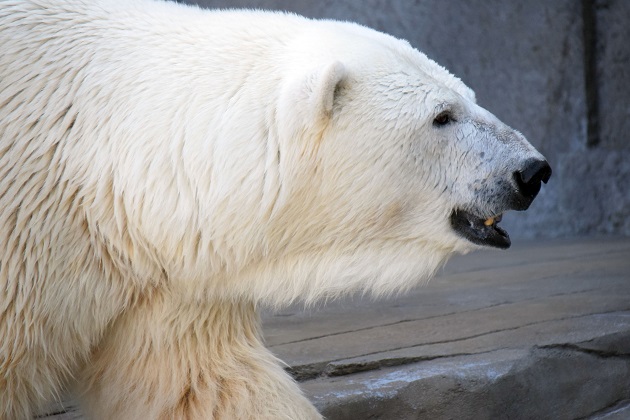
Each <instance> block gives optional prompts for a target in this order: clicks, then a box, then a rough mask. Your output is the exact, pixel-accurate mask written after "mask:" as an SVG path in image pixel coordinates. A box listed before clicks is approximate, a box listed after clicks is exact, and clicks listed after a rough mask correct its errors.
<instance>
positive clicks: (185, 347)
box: [81, 297, 322, 420]
mask: <svg viewBox="0 0 630 420" xmlns="http://www.w3.org/2000/svg"><path fill="white" fill-rule="evenodd" d="M82 377H83V381H82V389H81V391H82V404H83V408H84V410H85V411H86V413H87V414H88V417H89V418H91V419H129V420H133V419H138V420H140V419H143V420H145V419H204V420H207V419H216V420H219V419H226V420H231V419H243V420H245V419H252V420H254V419H255V420H259V419H287V420H289V419H290V420H301V419H305V420H306V419H309V420H310V419H321V418H322V417H321V416H320V415H319V414H318V413H317V411H316V410H315V408H314V407H313V406H312V404H311V403H310V402H309V401H308V400H307V399H306V398H305V397H304V396H303V395H302V393H301V391H300V389H299V388H298V386H297V384H296V383H295V382H294V381H293V379H292V378H291V377H290V376H289V375H288V374H287V373H286V372H284V370H283V369H282V367H281V366H280V364H279V363H278V360H277V359H276V358H275V357H274V356H273V355H272V354H271V353H270V352H269V351H268V350H267V349H266V348H265V347H264V346H263V344H262V342H261V340H260V320H259V318H258V315H257V313H256V311H255V310H254V307H253V305H252V304H249V303H226V302H215V303H211V304H192V303H184V302H181V301H175V300H173V299H172V298H164V297H160V298H157V299H152V300H150V301H147V302H144V303H143V304H141V305H140V306H138V307H137V308H133V309H132V310H129V311H128V312H127V313H125V314H124V315H123V316H122V317H121V318H120V319H119V320H117V321H116V323H114V324H113V325H112V327H111V330H110V331H109V332H108V334H107V335H106V337H105V339H104V340H103V342H102V343H101V344H100V345H99V347H98V349H97V350H96V351H95V352H94V354H93V357H92V359H91V360H90V361H89V362H88V363H87V364H86V368H85V370H84V372H83V376H82Z"/></svg>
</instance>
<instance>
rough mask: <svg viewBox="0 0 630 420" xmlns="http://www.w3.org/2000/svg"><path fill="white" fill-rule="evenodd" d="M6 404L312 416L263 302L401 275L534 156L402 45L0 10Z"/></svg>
mask: <svg viewBox="0 0 630 420" xmlns="http://www.w3.org/2000/svg"><path fill="white" fill-rule="evenodd" d="M0 46H1V48H2V54H0V290H1V291H2V293H1V294H0V390H1V391H2V392H0V418H2V419H10V420H15V419H25V418H29V417H30V416H32V415H33V414H34V413H37V412H38V410H41V409H42V407H44V406H45V405H46V403H47V402H49V401H51V400H55V399H57V398H59V396H60V395H62V393H64V392H67V390H74V392H75V395H76V396H77V398H78V399H79V400H80V402H81V404H82V410H83V411H84V412H85V413H86V414H88V416H89V418H93V419H167V418H176V419H211V418H214V419H292V420H296V419H314V418H320V416H319V414H318V413H317V412H316V410H315V409H314V408H313V406H312V405H311V404H310V403H309V402H308V400H307V399H306V398H305V397H304V396H303V395H302V394H301V393H300V390H299V388H298V387H297V385H296V384H295V383H294V382H293V380H292V379H291V378H290V377H289V376H288V375H287V374H286V373H285V372H284V370H283V369H282V367H281V364H280V363H279V361H278V360H276V359H275V358H274V356H273V355H272V354H271V353H270V352H269V351H268V350H266V349H265V347H264V345H263V343H262V338H261V333H260V322H259V319H258V316H257V313H256V308H257V307H258V306H259V305H270V306H275V307H279V306H282V305H286V304H289V303H292V302H295V301H302V302H313V301H316V300H318V299H323V298H334V297H336V296H340V295H343V294H345V293H352V292H356V291H363V292H369V293H372V294H373V295H375V296H379V295H387V294H391V293H398V292H401V291H405V290H406V289H409V288H410V287H412V286H414V285H416V284H418V283H419V282H421V281H423V280H426V279H428V278H429V277H430V276H431V275H432V274H433V273H434V272H435V270H436V269H437V268H438V267H439V266H440V265H442V264H443V263H444V262H445V261H446V260H447V258H448V257H449V256H450V255H452V254H453V253H457V252H460V253H461V252H468V251H470V250H472V249H474V248H476V247H479V246H492V247H498V248H506V247H508V246H509V244H510V241H509V237H508V235H507V233H506V232H505V231H504V230H503V229H501V228H500V227H499V226H498V225H497V222H498V221H499V216H500V215H501V214H502V213H503V212H504V211H507V210H524V209H526V208H527V207H528V206H529V204H530V203H531V202H532V200H533V199H534V197H535V196H536V194H537V193H538V191H539V189H540V186H541V182H546V181H547V179H548V178H549V176H550V174H551V169H550V168H549V165H548V164H547V162H546V161H545V159H544V158H543V156H542V155H541V154H540V153H539V152H537V151H536V150H535V149H534V148H533V147H532V146H531V145H530V144H529V143H528V142H527V141H526V139H525V138H524V137H523V136H522V135H521V134H519V133H518V132H516V131H514V130H512V129H511V128H509V127H507V126H506V125H504V124H503V123H501V122H500V121H499V120H498V119H497V118H496V117H494V116H493V115H492V114H490V113H489V112H488V111H486V110H484V109H482V108H481V107H479V106H478V105H476V102H475V96H474V94H473V92H472V91H471V90H470V89H469V88H468V87H466V86H465V85H464V84H463V83H462V82H461V81H460V80H459V79H457V78H455V77H454V76H452V75H451V74H449V73H448V72H447V71H446V70H445V69H444V68H442V67H440V66H439V65H437V64H436V63H435V62H433V61H431V60H430V59H428V58H427V57H426V56H425V55H424V54H422V53H420V52H419V51H417V50H415V49H413V48H412V47H411V46H410V45H409V44H408V43H407V42H405V41H401V40H398V39H395V38H393V37H391V36H388V35H385V34H382V33H379V32H376V31H374V30H371V29H368V28H365V27H362V26H359V25H356V24H352V23H342V22H335V21H325V20H321V21H320V20H309V19H306V18H303V17H299V16H296V15H290V14H283V13H272V12H260V11H205V10H200V9H198V8H192V7H187V6H182V5H178V4H175V3H168V2H154V1H151V0H95V1H85V0H64V1H59V0H4V1H3V2H2V6H1V7H0Z"/></svg>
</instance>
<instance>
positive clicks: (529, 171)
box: [514, 159, 551, 207]
mask: <svg viewBox="0 0 630 420" xmlns="http://www.w3.org/2000/svg"><path fill="white" fill-rule="evenodd" d="M549 177H551V167H550V166H549V164H548V163H547V161H546V160H539V159H530V160H527V161H525V163H524V164H523V166H522V168H521V169H520V170H518V171H516V172H514V180H515V181H516V185H517V187H518V192H519V193H520V194H521V195H522V196H523V198H524V199H525V200H522V201H523V205H524V206H525V207H528V206H529V205H530V204H531V202H532V200H533V199H534V198H535V197H536V195H537V194H538V191H540V183H541V182H544V183H545V184H546V183H547V181H549Z"/></svg>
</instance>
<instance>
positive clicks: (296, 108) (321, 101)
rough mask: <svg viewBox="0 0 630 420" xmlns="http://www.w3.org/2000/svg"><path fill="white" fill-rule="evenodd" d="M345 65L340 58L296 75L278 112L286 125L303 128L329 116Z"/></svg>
mask: <svg viewBox="0 0 630 420" xmlns="http://www.w3.org/2000/svg"><path fill="white" fill-rule="evenodd" d="M345 78H346V68H345V67H344V65H343V64H342V63H340V62H338V61H335V62H333V63H330V64H328V65H325V66H322V67H317V68H315V69H313V70H311V71H309V72H307V73H306V74H304V73H302V74H301V75H299V76H297V77H294V78H293V79H292V80H290V81H289V82H288V83H287V84H286V85H285V86H284V89H283V92H282V94H281V95H280V103H279V107H278V108H279V112H280V114H281V118H283V120H284V125H285V126H286V125H288V126H291V127H292V130H298V131H302V130H303V129H305V128H307V127H313V125H318V124H322V123H325V121H327V120H328V118H330V116H331V115H332V111H333V106H334V104H335V98H336V95H337V94H338V92H339V86H340V85H341V83H342V82H343V81H344V79H345Z"/></svg>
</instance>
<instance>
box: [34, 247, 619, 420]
mask: <svg viewBox="0 0 630 420" xmlns="http://www.w3.org/2000/svg"><path fill="white" fill-rule="evenodd" d="M264 330H265V336H266V340H267V344H268V346H269V347H270V348H271V350H272V351H273V352H274V353H275V354H276V355H278V356H279V357H280V358H281V359H283V360H284V361H286V362H287V363H288V365H289V366H290V368H289V370H290V371H291V372H292V373H293V374H294V375H295V376H296V378H298V380H300V381H301V382H302V384H301V385H302V387H303V389H304V390H305V392H306V393H307V395H308V396H309V398H311V400H312V401H313V402H314V403H315V404H316V406H317V407H318V408H319V409H320V410H321V411H322V412H323V413H324V415H325V416H326V417H327V418H328V419H330V420H337V419H338V420H341V419H348V420H349V419H352V420H356V419H432V420H439V419H458V420H462V419H475V420H477V419H554V420H555V419H590V420H595V419H598V420H600V419H601V420H603V419H606V420H621V419H630V238H587V239H573V240H557V241H549V240H545V241H543V242H528V243H519V241H516V244H515V245H514V246H513V248H512V249H510V250H509V251H480V252H476V253H472V254H469V255H467V256H462V257H456V258H454V259H453V260H452V261H451V262H450V263H449V264H447V266H446V267H445V269H444V270H443V271H442V273H441V274H440V275H439V276H438V277H436V278H435V279H433V280H432V281H431V282H430V283H429V284H428V285H425V286H423V287H419V288H417V289H416V290H414V291H413V292H412V293H410V294H407V295H405V296H401V297H398V298H392V299H388V300H382V301H372V300H369V299H349V300H345V301H339V302H333V303H329V304H328V305H326V306H322V307H320V308H313V309H309V310H303V309H301V308H290V309H287V310H284V311H281V312H279V313H276V314H273V315H272V314H267V315H265V316H264ZM43 418H45V419H47V420H52V419H55V420H69V419H79V418H80V416H79V415H78V414H77V412H76V411H75V410H73V409H70V410H69V412H67V413H65V414H57V415H54V416H48V417H43Z"/></svg>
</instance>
